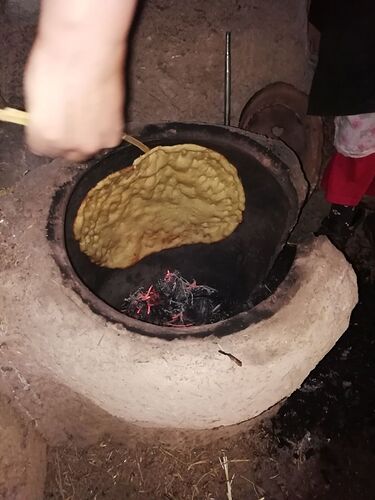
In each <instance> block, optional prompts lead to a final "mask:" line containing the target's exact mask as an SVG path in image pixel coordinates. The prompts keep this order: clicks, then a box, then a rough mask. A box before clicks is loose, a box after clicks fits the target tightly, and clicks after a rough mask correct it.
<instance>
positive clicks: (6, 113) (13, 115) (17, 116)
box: [0, 108, 150, 153]
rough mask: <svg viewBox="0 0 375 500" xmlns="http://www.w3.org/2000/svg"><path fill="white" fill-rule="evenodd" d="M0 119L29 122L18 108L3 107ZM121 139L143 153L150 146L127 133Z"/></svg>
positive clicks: (18, 122)
mask: <svg viewBox="0 0 375 500" xmlns="http://www.w3.org/2000/svg"><path fill="white" fill-rule="evenodd" d="M0 121H2V122H8V123H15V124H16V125H23V126H26V125H27V124H28V122H29V116H28V113H27V112H26V111H22V110H20V109H15V108H3V109H0ZM122 139H123V140H124V141H126V142H129V143H130V144H133V146H136V147H137V148H139V149H140V150H141V151H143V152H144V153H147V152H148V151H150V148H149V147H148V146H146V144H143V142H141V141H139V140H138V139H136V138H135V137H132V136H131V135H129V134H124V135H123V137H122Z"/></svg>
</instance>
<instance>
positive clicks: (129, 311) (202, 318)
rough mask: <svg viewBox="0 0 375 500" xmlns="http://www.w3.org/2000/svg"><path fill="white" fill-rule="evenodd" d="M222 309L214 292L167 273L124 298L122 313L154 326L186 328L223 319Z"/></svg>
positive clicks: (178, 274)
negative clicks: (146, 286) (153, 282)
mask: <svg viewBox="0 0 375 500" xmlns="http://www.w3.org/2000/svg"><path fill="white" fill-rule="evenodd" d="M222 309H223V308H222V304H221V301H220V297H219V293H218V291H217V290H216V289H215V288H211V287H209V286H206V285H198V284H197V283H196V281H195V280H193V281H191V282H190V281H188V280H187V279H185V278H183V277H182V276H181V274H180V273H179V272H178V271H173V272H170V271H167V272H166V273H165V275H164V276H162V277H161V278H160V279H158V280H157V281H156V283H155V284H152V285H150V286H149V287H148V288H147V289H146V288H145V287H141V288H138V289H137V290H136V291H135V292H133V293H131V294H130V295H129V296H128V297H126V298H125V299H124V302H123V305H122V307H121V312H123V313H125V314H126V315H128V316H131V317H132V318H136V319H139V320H141V321H146V322H147V323H153V324H155V325H161V326H174V327H176V326H177V327H189V326H194V325H202V324H207V323H215V322H216V321H220V320H221V319H224V317H225V313H224V312H223V310H222Z"/></svg>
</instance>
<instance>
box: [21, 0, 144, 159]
mask: <svg viewBox="0 0 375 500" xmlns="http://www.w3.org/2000/svg"><path fill="white" fill-rule="evenodd" d="M135 5H136V0H105V1H103V0H42V4H41V9H42V10H41V16H40V21H39V30H38V35H37V38H36V41H35V43H34V46H33V48H32V51H31V54H30V58H29V62H28V64H27V68H26V72H25V80H24V84H25V97H26V108H27V111H28V112H29V113H30V122H29V126H28V127H27V142H28V144H29V146H30V148H31V149H32V150H33V151H34V152H35V153H37V154H45V155H49V156H63V157H66V158H68V159H72V160H81V159H84V158H86V157H88V156H90V155H92V154H94V153H95V152H97V151H98V150H99V149H102V148H106V147H113V146H115V145H117V144H118V143H119V142H120V140H121V135H122V132H123V108H124V98H125V96H124V90H125V84H124V60H125V56H126V49H127V35H128V31H129V28H130V25H131V22H132V19H133V13H134V9H135Z"/></svg>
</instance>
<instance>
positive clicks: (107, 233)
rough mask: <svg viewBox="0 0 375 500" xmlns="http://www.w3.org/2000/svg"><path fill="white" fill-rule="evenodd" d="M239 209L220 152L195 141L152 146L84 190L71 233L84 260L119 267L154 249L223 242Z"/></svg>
mask: <svg viewBox="0 0 375 500" xmlns="http://www.w3.org/2000/svg"><path fill="white" fill-rule="evenodd" d="M244 208H245V194H244V190H243V187H242V183H241V181H240V179H239V177H238V174H237V170H236V168H235V167H234V166H233V165H231V164H230V163H229V162H228V160H227V159H226V158H225V157H224V156H222V155H221V154H219V153H217V152H215V151H212V150H210V149H207V148H205V147H202V146H198V145H195V144H181V145H177V146H158V147H156V148H154V149H152V150H150V151H149V152H147V153H146V154H144V155H142V156H140V157H139V158H138V159H137V160H136V161H135V162H134V164H133V165H132V166H131V167H128V168H124V169H122V170H119V171H118V172H115V173H113V174H111V175H109V176H108V177H106V178H105V179H103V180H102V181H100V182H99V183H98V184H97V185H96V186H95V187H94V188H92V189H91V190H90V191H89V193H88V194H87V196H86V197H85V199H84V200H83V202H82V204H81V206H80V208H79V210H78V213H77V216H76V219H75V221H74V227H73V231H74V237H75V238H76V240H77V241H78V242H79V245H80V249H81V251H82V252H84V253H85V254H86V255H88V257H89V258H90V259H91V261H92V262H95V263H96V264H98V265H100V266H105V267H108V268H127V267H129V266H132V265H133V264H136V263H137V262H138V261H140V260H141V259H142V258H143V257H145V256H146V255H150V254H153V253H155V252H159V251H160V250H164V249H167V248H174V247H179V246H181V245H187V244H193V243H213V242H216V241H220V240H222V239H224V238H225V237H227V236H229V235H230V234H231V233H232V232H233V231H234V230H235V229H236V227H237V226H238V225H239V224H240V222H241V221H242V212H243V210H244Z"/></svg>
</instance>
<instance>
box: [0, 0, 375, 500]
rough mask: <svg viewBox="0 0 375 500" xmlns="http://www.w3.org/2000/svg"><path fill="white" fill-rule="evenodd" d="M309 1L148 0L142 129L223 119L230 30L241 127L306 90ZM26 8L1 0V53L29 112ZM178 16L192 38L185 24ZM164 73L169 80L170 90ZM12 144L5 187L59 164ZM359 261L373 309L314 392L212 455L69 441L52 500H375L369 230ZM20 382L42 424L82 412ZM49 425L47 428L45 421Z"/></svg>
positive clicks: (4, 97)
mask: <svg viewBox="0 0 375 500" xmlns="http://www.w3.org/2000/svg"><path fill="white" fill-rule="evenodd" d="M299 1H300V0H288V1H285V2H282V8H280V9H279V10H278V11H277V12H276V14H275V11H272V8H271V7H272V6H274V5H275V4H279V5H281V2H274V0H261V1H259V0H258V1H257V0H252V1H247V2H243V1H240V0H233V1H231V8H228V1H219V0H215V2H206V4H205V6H202V2H200V1H198V0H191V1H189V2H184V3H181V2H173V1H172V0H148V1H147V2H144V3H143V11H142V13H141V16H140V22H139V24H138V25H137V26H138V27H137V29H136V30H135V32H134V34H133V37H134V38H133V42H134V51H133V54H132V57H131V60H130V62H129V67H130V68H131V81H130V93H129V109H128V116H129V119H130V120H131V121H135V122H137V121H142V122H151V121H157V120H163V119H166V120H172V119H179V120H204V121H212V122H216V123H220V122H221V121H222V97H223V96H222V81H223V79H222V76H223V75H222V70H223V52H222V49H223V46H224V34H225V31H226V30H232V33H233V34H232V37H233V38H232V39H233V50H234V54H233V58H234V59H233V72H234V79H235V81H234V85H233V101H232V104H233V115H232V121H233V123H237V122H238V118H239V113H240V111H241V109H242V107H243V106H244V104H245V103H246V101H247V99H248V98H249V97H250V96H251V95H252V94H253V93H254V92H255V91H256V90H258V89H259V88H262V87H263V86H264V85H266V84H268V83H270V82H272V81H275V79H276V80H283V81H287V82H290V83H293V84H295V85H297V86H298V87H299V88H301V89H302V90H306V89H307V88H308V82H309V77H310V76H311V68H310V69H309V67H307V66H306V65H305V64H304V61H305V59H306V53H305V47H304V41H303V37H301V36H299V35H298V33H301V30H303V29H304V28H305V24H304V21H303V19H302V18H301V16H302V14H303V9H302V10H301V11H299V10H298V12H297V13H298V15H295V16H294V15H293V16H291V15H290V9H292V8H295V7H296V5H297V4H298V2H299ZM26 4H27V2H21V1H15V0H12V1H9V2H8V1H4V0H0V13H1V19H0V28H1V30H0V31H1V37H2V39H3V42H5V43H6V46H7V47H9V50H8V51H3V53H2V55H1V57H2V68H6V69H5V70H4V71H3V70H2V71H1V74H0V76H1V80H0V84H1V85H0V87H1V88H0V91H1V95H0V98H1V103H0V104H1V106H3V105H4V104H7V105H12V106H19V107H21V106H22V105H23V100H22V68H23V64H24V61H25V60H26V55H27V52H28V50H29V47H30V43H31V40H32V37H33V35H34V33H35V20H36V2H35V1H32V2H29V4H28V5H29V8H27V9H26V8H25V6H24V5H26ZM176 19H178V20H179V25H180V26H182V32H181V31H180V32H179V31H178V30H177V29H176V27H175V25H176V21H175V20H176ZM275 47H278V49H279V50H278V51H276V50H275ZM150 75H157V78H156V77H155V79H156V80H157V82H158V84H155V82H154V80H153V79H152V78H150ZM181 82H184V83H183V85H181ZM0 147H1V160H0V177H1V185H0V188H5V189H9V188H11V186H12V185H13V184H14V183H16V182H17V181H18V180H19V179H20V178H21V177H22V176H23V175H28V174H29V172H30V171H32V169H34V168H38V165H39V164H41V163H43V162H45V159H42V160H40V159H38V158H36V157H34V156H33V155H31V154H30V153H29V152H27V150H26V148H25V147H24V145H23V138H22V131H20V130H19V129H18V128H17V127H15V126H4V127H1V128H0ZM326 210H327V206H326V205H325V203H324V201H323V200H322V197H321V195H320V194H317V195H315V196H314V197H313V198H312V200H311V201H310V203H309V207H308V210H307V211H305V215H304V219H303V224H302V229H301V227H300V232H299V236H298V238H300V237H303V235H304V234H306V233H309V232H311V231H313V230H315V229H317V227H318V225H319V222H320V220H321V218H322V216H323V215H324V213H325V212H326ZM369 213H370V212H369ZM368 220H370V216H369V218H368ZM368 225H369V226H370V224H368ZM301 234H302V236H301ZM298 238H297V240H298ZM346 251H347V254H348V258H349V259H350V260H351V261H352V262H353V264H354V266H355V268H356V270H357V272H358V276H359V284H360V302H359V304H358V306H357V307H356V309H355V311H354V313H353V315H352V320H351V323H350V327H349V328H348V330H347V332H346V333H345V334H344V335H343V337H342V338H341V339H340V341H339V342H338V343H337V345H336V346H335V348H334V349H333V350H332V351H331V352H330V353H329V354H328V355H327V356H326V357H325V358H324V359H323V360H322V362H321V363H320V364H319V365H318V366H317V367H316V369H315V370H314V371H313V372H312V373H311V374H310V376H309V378H308V379H307V380H306V381H305V383H304V384H303V386H302V387H301V388H300V390H298V391H296V392H295V393H294V394H293V395H292V396H291V397H290V398H289V399H288V400H287V401H285V402H284V403H283V404H282V405H280V407H278V408H277V411H274V412H272V413H269V414H267V415H265V416H264V418H263V420H261V421H258V422H257V423H256V424H255V425H251V426H250V425H249V426H248V428H246V426H245V427H244V426H242V427H240V429H241V430H239V431H238V432H237V433H233V434H232V435H231V436H229V437H226V438H224V437H223V438H221V439H218V440H216V441H215V442H211V443H209V439H208V438H209V433H208V435H207V439H205V440H203V441H204V443H205V444H201V445H199V444H197V441H194V442H190V441H189V438H188V437H187V438H186V439H185V440H183V441H181V440H179V441H176V442H175V443H173V441H171V440H169V441H168V443H166V444H164V445H163V444H161V443H160V442H158V444H155V443H154V442H152V441H150V442H148V443H147V442H146V441H145V440H144V439H142V440H141V441H140V442H141V444H137V441H136V439H134V436H132V440H131V443H129V442H127V436H126V435H123V436H122V437H121V439H119V438H118V435H119V433H118V432H117V431H116V439H115V438H113V437H112V436H111V435H112V433H109V434H108V435H107V437H106V438H103V439H102V440H100V441H99V442H97V443H96V444H92V445H90V446H87V445H85V446H83V445H81V443H78V442H77V441H76V440H74V439H73V438H71V439H69V437H68V438H66V436H62V437H61V440H65V443H64V444H63V445H61V446H52V447H50V448H49V452H48V471H47V481H46V487H45V495H44V498H45V499H59V500H60V499H62V500H86V499H87V500H89V499H90V500H94V499H97V500H99V499H108V500H116V499H126V498H131V499H135V500H137V499H143V498H145V499H155V500H156V499H169V500H172V499H176V500H185V499H186V500H187V499H198V500H201V499H202V500H203V499H212V500H213V499H216V500H219V499H228V500H230V498H232V499H233V500H245V499H246V500H253V499H254V500H261V499H264V500H271V499H275V500H284V499H291V500H293V499H303V500H310V499H319V500H325V499H327V500H328V499H329V500H336V499H337V500H339V499H340V500H354V499H361V500H373V499H374V498H375V476H374V473H373V470H374V466H375V405H374V403H375V372H374V368H373V366H374V359H375V336H374V324H375V309H374V307H373V304H374V300H375V289H374V279H375V250H374V240H371V239H370V237H369V235H368V234H366V232H365V225H364V224H361V226H360V227H359V228H358V230H357V231H356V233H355V235H354V236H353V237H352V238H351V240H350V242H349V243H348V245H347V248H346ZM1 346H2V344H1V342H0V348H1ZM1 368H2V367H1ZM11 373H13V374H14V377H16V375H17V376H18V372H17V373H16V372H15V371H14V370H13V372H10V371H7V372H5V371H4V372H3V371H2V370H0V379H1V377H3V378H4V380H5V381H6V382H7V380H8V379H9V378H10V376H11V375H10V374H11ZM15 373H16V375H15ZM7 377H8V378H7ZM21 382H22V381H21ZM249 383H251V381H249ZM17 384H18V386H19V388H18V389H17V387H16V385H17ZM8 385H9V387H10V386H12V391H13V392H12V391H11V392H10V393H9V394H12V395H13V396H14V398H15V399H17V401H18V402H19V401H20V402H23V401H25V398H27V397H29V398H30V399H32V398H34V399H36V397H37V396H38V398H40V402H39V400H38V402H37V404H35V405H34V407H33V408H34V409H35V408H37V409H36V410H35V413H34V414H33V416H34V417H35V414H38V413H37V412H38V411H39V407H40V408H41V410H40V412H41V414H42V413H43V412H45V413H46V412H47V410H46V407H47V406H49V407H51V408H52V409H51V410H50V412H52V413H53V412H54V413H55V415H56V420H57V419H58V417H59V414H61V415H60V417H61V419H64V418H67V417H66V412H67V411H68V410H67V408H68V409H69V406H68V404H67V405H66V407H63V406H62V407H61V409H59V408H58V407H57V406H58V403H59V402H60V403H61V404H62V405H63V401H64V393H63V392H60V393H59V394H57V392H56V397H54V394H53V393H54V391H55V389H54V386H53V385H52V383H51V386H49V387H44V388H43V387H38V386H36V388H35V385H34V386H32V387H31V388H30V386H27V388H26V387H24V386H22V384H21V383H20V381H16V382H15V383H12V384H8ZM33 391H34V392H33ZM36 395H37V396H36ZM67 399H68V398H67ZM228 399H230V394H228ZM70 404H72V403H70ZM19 406H20V408H21V405H19ZM31 406H32V405H31ZM77 406H78V403H77ZM72 407H73V405H72ZM25 408H27V405H25ZM21 409H22V408H21ZM77 414H78V410H77ZM36 420H38V419H36ZM87 422H89V420H88V421H87V420H86V421H84V420H83V419H82V421H79V419H77V422H76V423H75V425H77V427H78V428H79V426H81V427H83V426H84V425H87V426H88V427H89V424H88V423H87ZM39 424H40V425H43V420H42V418H40V419H39ZM56 427H57V426H56ZM107 430H108V429H107ZM90 432H91V431H90V429H88V433H90ZM52 433H53V431H52V432H51V434H52ZM47 437H48V436H47ZM140 437H141V436H140ZM120 442H121V444H119V443H120ZM124 443H127V444H124ZM207 443H209V444H207ZM220 460H221V462H220ZM225 460H227V461H228V463H227V466H228V477H227V478H226V474H225V464H224V463H223V461H225ZM230 492H231V493H230ZM230 494H231V496H230ZM6 500H8V499H6ZM9 500H13V499H9ZM21 500H23V499H21ZM41 500H42V499H41Z"/></svg>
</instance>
